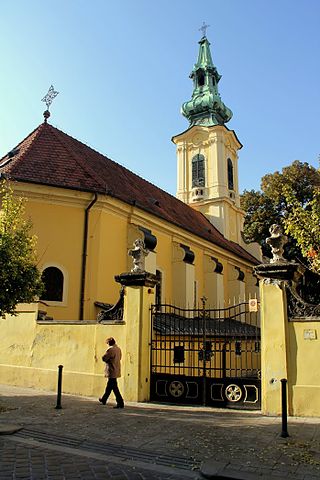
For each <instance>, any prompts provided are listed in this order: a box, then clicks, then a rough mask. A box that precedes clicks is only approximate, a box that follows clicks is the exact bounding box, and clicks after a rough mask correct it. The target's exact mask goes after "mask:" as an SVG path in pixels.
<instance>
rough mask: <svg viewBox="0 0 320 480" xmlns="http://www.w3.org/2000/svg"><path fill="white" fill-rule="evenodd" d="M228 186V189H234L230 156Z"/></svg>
mask: <svg viewBox="0 0 320 480" xmlns="http://www.w3.org/2000/svg"><path fill="white" fill-rule="evenodd" d="M228 188H229V190H234V183H233V163H232V160H231V159H230V158H228Z"/></svg>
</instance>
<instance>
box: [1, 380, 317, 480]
mask: <svg viewBox="0 0 320 480" xmlns="http://www.w3.org/2000/svg"><path fill="white" fill-rule="evenodd" d="M55 401H56V397H55V394H52V393H49V392H41V391H38V390H32V389H22V388H17V387H9V386H1V385H0V426H1V425H5V424H9V423H10V424H12V423H15V424H18V425H21V426H22V427H23V428H22V430H20V431H19V432H16V433H14V434H13V435H7V436H1V437H0V445H1V457H0V479H18V478H19V479H20V478H21V479H22V478H24V479H32V480H38V479H39V480H40V479H46V480H47V479H48V480H51V479H52V480H60V479H61V480H64V479H66V480H69V479H70V480H71V479H75V478H77V479H85V480H89V479H90V480H91V479H98V480H99V479H101V480H102V479H113V480H115V479H116V480H120V479H124V480H125V479H129V480H138V479H139V480H140V479H148V480H149V479H150V480H158V479H159V480H162V479H163V480H165V479H168V480H169V479H170V480H171V479H172V480H174V479H176V480H178V479H180V480H182V479H187V478H199V477H200V474H199V467H200V465H201V463H202V462H204V461H206V460H209V459H211V460H213V461H215V462H219V464H220V465H223V474H225V475H227V474H228V472H229V473H230V475H231V472H233V474H234V472H238V476H232V477H231V478H239V479H245V478H249V475H250V474H251V475H253V477H252V476H251V477H250V478H257V479H259V478H261V475H267V476H268V478H286V479H290V480H291V479H292V480H316V479H317V480H319V479H320V419H298V418H289V422H288V430H289V434H290V437H289V438H287V439H283V438H281V437H280V435H279V434H280V431H281V421H280V419H279V418H275V417H263V416H261V415H260V414H259V412H243V411H242V412H240V411H234V410H233V411H230V410H228V411H227V410H217V409H212V408H205V407H177V406H166V405H154V404H133V403H130V404H127V405H126V408H125V409H123V410H121V409H113V408H112V406H108V405H107V406H103V405H100V404H99V403H98V402H97V400H96V399H92V398H87V397H76V396H70V395H64V396H63V398H62V407H63V408H62V409H61V410H56V409H55V408H54V407H55ZM246 475H247V476H246ZM220 478H223V477H220Z"/></svg>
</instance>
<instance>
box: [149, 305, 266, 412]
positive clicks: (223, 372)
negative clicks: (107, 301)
mask: <svg viewBox="0 0 320 480" xmlns="http://www.w3.org/2000/svg"><path fill="white" fill-rule="evenodd" d="M250 310H251V308H250ZM151 326H152V328H151V331H152V341H151V400H156V401H162V402H171V403H180V404H202V405H212V406H216V407H219V406H220V407H230V408H245V409H248V408H254V409H258V408H260V396H261V395H260V392H261V387H260V325H259V312H258V311H249V303H247V302H244V303H240V304H238V305H234V306H232V307H228V308H223V309H215V310H211V309H209V310H208V309H205V308H204V307H203V308H202V309H192V310H187V309H181V308H177V307H175V306H172V305H167V304H166V305H153V306H152V308H151Z"/></svg>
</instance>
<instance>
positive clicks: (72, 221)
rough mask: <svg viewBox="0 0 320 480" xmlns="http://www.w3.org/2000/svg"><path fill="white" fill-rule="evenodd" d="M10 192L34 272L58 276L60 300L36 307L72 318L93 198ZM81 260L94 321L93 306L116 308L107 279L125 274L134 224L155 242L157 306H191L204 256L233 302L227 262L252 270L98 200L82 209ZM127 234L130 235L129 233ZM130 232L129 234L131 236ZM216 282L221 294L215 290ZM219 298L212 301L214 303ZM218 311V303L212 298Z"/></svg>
mask: <svg viewBox="0 0 320 480" xmlns="http://www.w3.org/2000/svg"><path fill="white" fill-rule="evenodd" d="M15 189H16V191H17V193H20V194H21V193H22V194H23V195H24V196H27V197H28V201H27V214H28V215H30V217H31V220H32V222H33V225H34V227H33V230H34V232H35V233H36V234H37V236H38V246H37V251H38V258H39V267H40V269H43V268H44V267H46V266H49V265H54V266H58V268H61V269H62V270H63V272H64V274H65V283H66V298H65V301H63V302H61V303H55V302H46V303H47V305H42V306H41V307H40V308H41V309H42V310H46V311H47V314H48V315H49V316H52V317H53V318H54V320H59V321H60V320H78V319H79V312H80V286H81V269H82V260H83V251H82V249H83V232H84V218H85V209H86V208H87V207H88V205H89V204H90V202H92V200H93V199H94V195H93V194H91V193H85V192H77V191H71V190H69V191H66V190H64V189H59V188H52V187H44V186H41V185H24V184H15ZM88 218H89V223H88V242H87V258H86V260H87V262H86V276H85V291H84V319H85V320H94V319H95V318H96V315H97V313H98V309H97V308H96V307H95V306H94V302H95V301H100V302H104V303H115V302H116V301H117V300H118V298H119V285H118V284H117V283H116V282H115V281H114V276H115V275H118V274H120V273H122V272H124V271H127V270H128V269H130V266H131V265H132V261H131V259H130V258H129V257H128V254H127V252H128V247H131V246H132V245H130V244H129V243H128V242H129V241H130V242H131V240H132V238H131V236H132V235H133V234H134V231H135V230H134V229H133V230H132V228H133V227H134V228H136V231H137V233H138V234H140V231H139V228H138V227H139V226H143V227H145V228H148V229H150V230H151V232H152V233H153V235H155V236H156V237H157V241H158V243H157V246H156V248H155V252H154V253H152V255H153V263H154V265H155V267H154V268H158V269H159V270H161V271H162V273H163V293H162V298H163V300H167V301H171V302H172V303H180V305H181V306H183V307H185V306H187V305H189V306H190V307H193V306H194V294H195V291H196V296H197V298H196V302H197V303H199V301H200V298H201V297H202V296H203V295H204V277H205V272H204V266H203V265H204V262H203V255H204V254H206V255H211V256H213V257H215V258H217V259H218V260H219V262H222V263H223V265H224V269H223V275H222V277H221V278H220V279H219V285H220V284H221V285H220V286H219V290H220V293H219V292H218V295H221V296H222V297H224V298H227V299H228V298H231V299H232V298H233V296H234V295H233V292H232V291H230V284H229V283H228V269H227V258H229V259H233V261H234V263H235V264H239V266H240V268H242V269H243V268H245V267H246V268H251V267H249V265H246V264H245V262H243V261H242V260H241V261H240V260H239V259H237V257H235V256H234V255H232V254H229V252H226V251H224V250H223V249H221V248H220V247H217V246H215V245H212V244H211V243H209V242H207V241H205V240H203V239H200V238H199V237H197V236H195V235H193V234H192V233H190V232H186V231H184V230H182V229H181V228H179V227H177V226H175V225H173V224H170V223H168V222H166V221H164V220H161V219H160V218H158V217H155V216H153V215H151V214H149V213H147V212H144V211H142V210H140V209H139V208H137V207H135V206H130V205H127V204H125V203H124V202H121V201H119V200H117V199H115V198H112V197H108V196H101V195H98V198H97V201H96V203H95V204H94V205H93V206H92V208H91V209H90V211H89V216H88ZM130 232H131V233H130ZM132 232H133V233H132ZM173 244H175V245H177V246H178V248H181V247H180V244H184V245H187V246H188V247H190V249H191V250H192V251H193V252H194V253H195V261H194V265H189V264H186V263H185V262H183V261H182V259H180V264H179V265H178V264H177V262H176V259H175V258H174V249H173ZM222 283H223V288H222ZM217 300H218V299H217ZM218 303H219V304H220V305H221V303H223V298H221V299H219V300H218Z"/></svg>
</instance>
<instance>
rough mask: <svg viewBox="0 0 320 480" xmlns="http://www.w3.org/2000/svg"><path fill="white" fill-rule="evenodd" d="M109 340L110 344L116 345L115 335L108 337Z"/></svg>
mask: <svg viewBox="0 0 320 480" xmlns="http://www.w3.org/2000/svg"><path fill="white" fill-rule="evenodd" d="M107 342H108V343H109V345H114V344H115V343H116V341H115V339H114V338H113V337H110V338H107Z"/></svg>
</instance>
